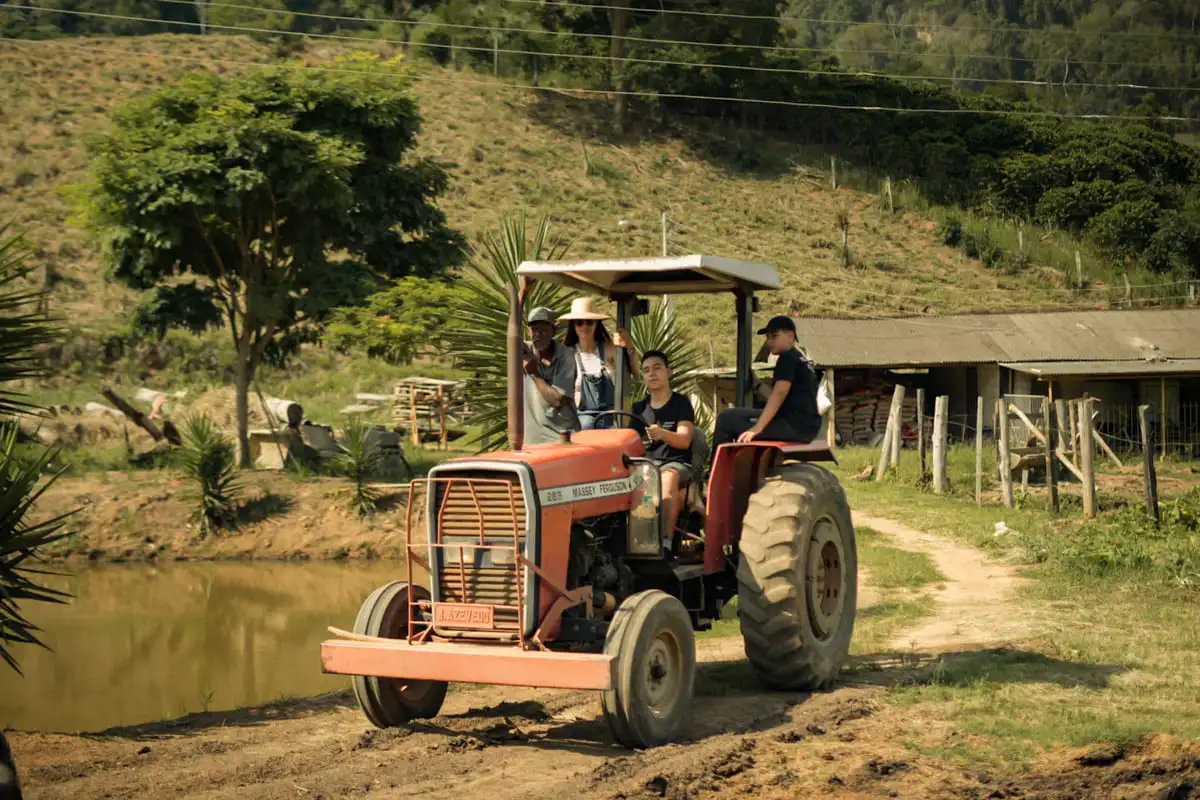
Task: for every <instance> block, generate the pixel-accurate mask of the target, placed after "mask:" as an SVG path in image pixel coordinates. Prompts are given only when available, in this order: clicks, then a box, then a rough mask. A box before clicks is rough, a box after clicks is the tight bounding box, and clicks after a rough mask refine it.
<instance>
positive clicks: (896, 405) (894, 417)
mask: <svg viewBox="0 0 1200 800" xmlns="http://www.w3.org/2000/svg"><path fill="white" fill-rule="evenodd" d="M903 403H904V386H902V385H901V384H899V383H897V384H896V388H895V390H894V391H893V392H892V408H891V410H890V411H889V412H888V421H887V431H886V432H885V433H884V436H883V443H882V444H883V447H882V448H881V449H880V451H879V466H878V467H877V468H876V470H875V480H876V481H882V480H883V473H885V472H886V471H887V468H888V464H889V463H891V460H892V437H893V436H899V435H900V407H901V405H902V404H903Z"/></svg>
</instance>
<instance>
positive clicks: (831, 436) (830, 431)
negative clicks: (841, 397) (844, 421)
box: [825, 367, 837, 450]
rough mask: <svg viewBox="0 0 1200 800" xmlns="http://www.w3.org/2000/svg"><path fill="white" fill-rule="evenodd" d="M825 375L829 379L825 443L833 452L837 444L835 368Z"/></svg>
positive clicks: (827, 371) (828, 370)
mask: <svg viewBox="0 0 1200 800" xmlns="http://www.w3.org/2000/svg"><path fill="white" fill-rule="evenodd" d="M825 375H826V376H827V377H828V378H829V403H830V404H829V424H828V426H827V427H826V429H825V443H826V444H828V445H829V449H830V450H832V449H833V448H834V446H835V445H836V444H837V384H836V383H834V380H835V376H834V372H833V368H832V367H830V368H829V369H827V370H825Z"/></svg>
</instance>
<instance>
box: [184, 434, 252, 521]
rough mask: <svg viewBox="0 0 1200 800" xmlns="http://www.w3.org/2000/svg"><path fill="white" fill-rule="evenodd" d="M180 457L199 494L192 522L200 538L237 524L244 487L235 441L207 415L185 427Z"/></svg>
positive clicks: (197, 494)
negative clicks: (240, 497) (240, 477)
mask: <svg viewBox="0 0 1200 800" xmlns="http://www.w3.org/2000/svg"><path fill="white" fill-rule="evenodd" d="M179 454H180V459H181V462H182V466H183V472H184V474H185V475H186V476H187V477H188V478H189V479H190V480H191V482H192V485H193V489H194V491H195V494H196V498H195V499H196V509H195V510H194V511H193V512H192V519H193V520H195V521H196V523H197V525H198V526H199V528H200V538H202V539H203V538H204V537H206V536H208V535H209V534H210V533H214V532H216V531H217V530H218V529H220V528H223V527H228V526H232V525H233V524H235V523H236V521H237V498H238V496H239V495H240V494H241V490H242V483H241V480H240V479H239V478H238V476H237V468H236V467H237V458H236V452H235V448H234V444H233V440H232V439H230V438H229V437H227V436H225V435H224V434H223V433H221V432H220V431H219V430H217V428H216V427H215V426H214V425H213V423H212V420H211V419H209V417H208V416H207V415H205V414H199V415H196V416H194V417H192V418H190V419H189V420H188V421H187V424H186V425H185V426H184V431H183V446H182V447H181V448H180V450H179Z"/></svg>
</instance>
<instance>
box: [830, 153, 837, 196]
mask: <svg viewBox="0 0 1200 800" xmlns="http://www.w3.org/2000/svg"><path fill="white" fill-rule="evenodd" d="M829 185H830V186H831V187H833V188H834V189H837V156H830V157H829Z"/></svg>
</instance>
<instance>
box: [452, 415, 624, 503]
mask: <svg viewBox="0 0 1200 800" xmlns="http://www.w3.org/2000/svg"><path fill="white" fill-rule="evenodd" d="M644 455H645V449H644V447H643V446H642V440H641V439H640V438H639V437H638V434H637V431H634V430H632V429H629V428H617V429H615V430H591V431H580V432H579V433H573V434H571V441H570V443H568V444H560V443H555V444H542V445H531V446H530V447H527V448H524V449H522V450H499V451H496V452H493V453H483V454H480V455H477V456H466V457H464V458H461V459H451V460H448V461H445V462H443V464H444V465H445V466H451V465H454V464H456V463H458V462H460V461H461V462H464V463H471V464H475V465H481V462H489V461H492V462H498V463H514V462H515V463H522V464H527V465H529V468H530V469H531V470H532V471H533V475H534V480H535V481H536V482H537V488H538V490H539V491H540V492H542V493H543V495H545V490H546V489H552V488H555V487H562V488H565V489H569V490H571V491H568V492H567V494H566V496H565V497H564V498H563V499H564V500H566V501H571V500H573V499H584V498H588V499H590V498H591V497H593V495H592V494H591V493H592V492H593V491H595V492H600V493H601V494H613V493H619V492H617V487H616V486H615V485H612V486H609V485H607V484H606V482H609V481H617V480H622V481H623V479H624V478H627V477H628V476H629V467H628V466H626V465H625V462H624V457H625V456H629V457H630V458H641V457H642V456H644ZM601 484H604V485H601ZM624 491H626V492H627V491H628V489H625V490H624ZM572 492H573V493H574V495H577V496H573V494H572ZM551 497H555V495H551Z"/></svg>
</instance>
